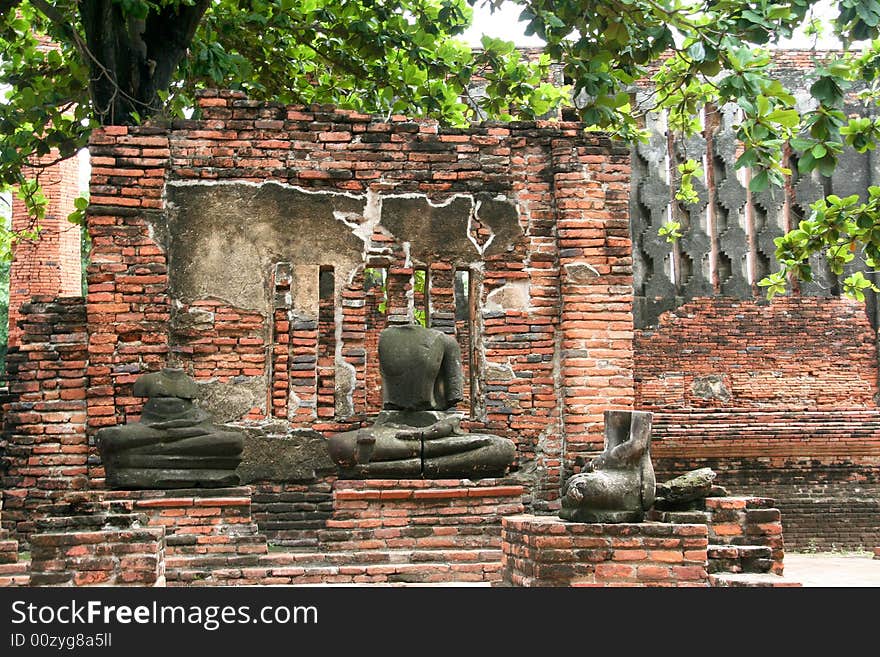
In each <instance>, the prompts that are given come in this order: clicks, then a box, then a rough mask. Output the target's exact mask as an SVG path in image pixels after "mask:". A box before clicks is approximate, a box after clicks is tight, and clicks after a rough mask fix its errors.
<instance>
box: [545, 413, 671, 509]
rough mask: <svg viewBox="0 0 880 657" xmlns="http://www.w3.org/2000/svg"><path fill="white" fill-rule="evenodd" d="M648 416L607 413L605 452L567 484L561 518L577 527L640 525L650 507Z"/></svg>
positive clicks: (652, 492) (652, 485)
mask: <svg viewBox="0 0 880 657" xmlns="http://www.w3.org/2000/svg"><path fill="white" fill-rule="evenodd" d="M652 418H653V415H652V414H651V413H648V412H646V411H605V450H604V451H603V452H602V453H601V454H600V455H599V456H597V457H596V458H594V459H593V460H592V461H590V462H589V463H588V464H587V465H586V467H585V468H584V472H580V473H578V474H576V475H574V476H573V477H571V478H570V479H569V480H568V481H567V482H566V484H565V489H564V491H563V496H562V510H561V511H560V512H559V516H560V517H561V518H563V519H565V520H574V521H577V522H591V523H606V522H641V521H642V520H643V518H644V515H645V511H647V510H648V509H650V508H651V505H652V504H653V503H654V495H655V483H656V481H655V478H654V466H653V465H652V464H651V421H652Z"/></svg>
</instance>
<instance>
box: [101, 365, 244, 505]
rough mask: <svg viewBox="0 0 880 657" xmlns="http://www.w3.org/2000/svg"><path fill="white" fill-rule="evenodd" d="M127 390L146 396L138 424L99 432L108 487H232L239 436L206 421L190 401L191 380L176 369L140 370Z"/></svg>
mask: <svg viewBox="0 0 880 657" xmlns="http://www.w3.org/2000/svg"><path fill="white" fill-rule="evenodd" d="M132 394H134V396H136V397H147V402H146V403H145V404H144V408H143V411H142V413H141V419H140V422H133V423H131V424H124V425H121V426H116V427H107V428H104V429H101V430H100V431H98V435H97V440H98V449H99V450H100V452H101V459H102V460H103V462H104V469H105V472H106V475H107V486H108V487H110V488H117V489H119V488H121V489H130V488H193V487H205V488H217V487H221V486H237V485H238V483H239V478H238V475H237V474H236V472H235V469H236V468H237V467H238V464H239V463H240V462H241V452H242V449H243V447H244V436H243V434H241V433H238V432H235V431H227V430H225V429H223V428H222V427H218V426H216V425H214V424H211V421H210V417H209V416H208V414H207V413H206V412H205V411H203V410H201V409H199V408H197V407H196V406H195V405H194V404H193V399H194V398H195V396H196V384H195V381H193V380H192V379H191V378H190V377H189V376H187V375H186V373H185V372H184V371H183V370H182V369H179V368H173V367H166V368H165V369H163V370H162V371H161V372H153V373H151V374H145V375H143V376H142V377H140V378H139V379H138V380H137V381H135V384H134V388H133V390H132Z"/></svg>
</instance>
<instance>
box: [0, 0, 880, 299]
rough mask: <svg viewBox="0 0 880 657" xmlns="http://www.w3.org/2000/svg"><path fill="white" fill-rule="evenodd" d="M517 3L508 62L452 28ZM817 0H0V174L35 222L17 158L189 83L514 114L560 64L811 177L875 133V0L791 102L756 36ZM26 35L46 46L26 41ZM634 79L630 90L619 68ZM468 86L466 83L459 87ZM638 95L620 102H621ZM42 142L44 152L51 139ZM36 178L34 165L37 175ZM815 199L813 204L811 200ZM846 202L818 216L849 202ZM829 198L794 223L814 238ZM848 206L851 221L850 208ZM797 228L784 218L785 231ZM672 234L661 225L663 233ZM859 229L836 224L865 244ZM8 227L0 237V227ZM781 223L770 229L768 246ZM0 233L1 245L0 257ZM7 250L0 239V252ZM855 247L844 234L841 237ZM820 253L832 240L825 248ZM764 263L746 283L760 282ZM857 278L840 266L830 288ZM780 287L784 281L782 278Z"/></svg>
mask: <svg viewBox="0 0 880 657" xmlns="http://www.w3.org/2000/svg"><path fill="white" fill-rule="evenodd" d="M477 2H483V3H485V4H489V5H491V6H493V7H494V6H499V5H501V4H502V2H508V3H514V4H516V5H518V6H519V7H521V15H520V17H521V20H523V21H524V22H525V23H526V25H527V29H526V32H527V33H528V34H536V35H538V36H540V37H541V38H543V39H544V40H545V41H546V44H547V45H546V48H545V55H544V56H543V57H541V58H540V59H539V60H538V61H536V62H532V63H529V62H525V61H523V60H522V59H521V58H520V56H519V54H518V52H517V51H516V49H515V48H514V47H513V45H512V44H511V43H508V42H505V41H503V40H499V39H491V38H484V39H483V43H482V48H481V49H478V50H477V51H475V52H472V51H471V49H470V48H469V47H468V46H466V45H465V44H464V43H463V42H461V41H459V40H457V39H456V37H458V36H460V35H461V33H462V32H463V30H464V29H465V27H466V26H467V25H468V23H469V20H470V17H471V8H470V6H469V4H476V3H477ZM815 4H816V0H760V2H744V1H743V0H711V1H710V2H705V1H703V0H699V1H697V0H388V1H383V2H373V1H371V0H78V1H75V0H2V3H0V9H2V10H3V13H2V15H0V84H6V85H9V87H10V91H9V92H8V102H7V103H6V104H5V105H2V106H0V129H2V132H3V134H4V140H3V142H2V145H0V186H3V187H14V188H15V189H16V190H17V193H18V194H20V195H22V196H23V197H24V198H25V199H26V200H27V205H28V207H29V208H30V210H31V214H32V216H33V218H34V225H33V226H32V230H36V228H37V227H38V224H39V217H40V213H41V212H42V211H43V210H42V209H43V208H44V206H45V203H44V199H42V198H41V197H40V193H39V185H38V184H37V183H35V182H34V181H35V179H37V177H36V176H35V172H34V171H33V170H29V169H28V168H27V164H28V163H33V158H35V157H44V158H45V157H51V155H50V154H52V153H55V152H56V150H57V152H58V153H59V154H60V155H61V156H62V157H63V156H69V155H71V154H72V153H74V152H75V151H76V149H78V148H79V147H81V146H82V145H84V144H85V143H86V140H87V137H88V134H89V132H90V131H91V129H92V128H93V127H94V126H95V125H96V124H98V123H101V122H108V121H115V122H119V123H137V122H139V121H142V120H145V119H147V118H150V117H153V116H156V115H164V116H180V115H182V114H184V113H185V112H186V111H187V108H191V107H193V106H194V102H193V97H194V94H195V92H196V91H197V90H198V89H200V88H204V87H229V88H233V89H241V90H243V91H245V92H246V93H247V94H248V95H249V96H251V97H252V98H255V99H272V100H276V101H279V102H282V103H291V102H292V103H333V104H335V105H338V106H340V107H344V108H351V109H356V110H361V111H367V112H374V113H383V114H393V113H405V114H410V115H414V116H433V117H436V118H438V119H439V120H440V121H442V122H444V123H447V124H451V125H461V124H463V123H465V122H467V121H470V120H473V119H477V118H483V117H488V118H500V119H509V118H533V117H536V116H540V115H542V114H544V113H545V112H548V111H550V110H553V109H554V108H555V107H557V106H558V105H559V104H560V103H561V102H562V100H563V97H564V95H565V94H566V93H567V90H565V89H559V88H555V87H554V86H552V85H551V84H549V83H548V82H547V80H548V68H549V64H550V61H556V62H560V63H561V64H562V66H563V73H564V75H565V78H566V79H567V80H568V81H570V83H571V89H570V91H571V93H572V94H573V97H574V98H575V99H576V105H577V108H578V111H579V112H580V115H581V118H582V119H583V120H584V121H585V123H586V124H588V126H590V127H591V128H594V129H605V130H610V131H612V132H613V133H615V134H617V135H619V136H622V137H624V138H627V139H635V138H638V137H640V136H643V135H644V131H643V129H642V125H643V124H642V117H643V116H644V114H645V113H646V112H648V111H651V110H661V109H662V110H665V111H667V112H668V116H669V128H670V129H671V130H674V131H677V132H680V133H684V134H687V133H691V132H694V131H697V130H699V129H701V128H700V120H699V112H700V109H701V108H702V107H703V106H704V105H705V104H706V103H710V102H711V103H713V104H715V105H717V106H720V105H724V104H726V103H735V104H736V105H737V106H738V107H739V109H740V115H741V120H740V121H739V123H738V125H737V135H738V137H739V139H740V140H741V142H742V144H743V150H742V152H741V155H740V157H739V159H738V161H737V166H738V167H749V168H750V169H752V172H753V175H752V176H751V179H750V184H749V186H750V189H751V191H752V192H760V191H762V190H764V189H766V188H767V187H768V186H770V185H782V184H783V183H784V181H785V179H786V176H788V175H789V173H790V172H789V171H788V170H787V169H786V167H785V166H784V165H783V162H784V157H783V154H784V149H785V146H786V144H790V145H791V147H792V149H793V150H794V152H795V155H796V157H797V162H798V169H799V171H800V172H801V173H804V174H805V173H808V172H812V171H818V172H819V173H820V174H822V175H825V176H828V175H830V174H831V172H832V171H833V170H834V168H835V167H836V165H837V162H838V159H839V157H840V154H841V153H842V152H843V150H844V149H845V148H854V149H856V150H858V151H860V152H864V151H866V150H870V149H873V148H875V147H876V143H877V140H878V136H880V122H878V120H875V119H869V118H860V117H848V116H847V115H846V114H845V112H844V99H845V97H846V95H847V94H848V93H849V94H852V93H854V92H853V90H854V89H860V91H859V92H858V96H859V98H861V99H862V101H863V102H864V103H865V104H866V106H873V105H876V104H877V102H878V101H880V75H878V73H880V38H878V37H880V32H878V28H880V3H878V1H877V0H842V1H841V2H839V3H838V4H837V5H836V10H837V15H836V16H835V17H834V18H833V20H832V21H831V30H832V31H833V32H834V33H835V34H837V35H838V36H840V38H841V39H842V40H843V41H844V43H846V44H849V43H852V42H854V41H859V40H871V39H874V41H872V42H871V43H870V45H869V46H868V47H867V48H866V49H865V50H864V52H862V53H859V54H857V53H848V54H846V55H844V56H842V57H837V58H832V59H830V60H828V61H817V68H816V71H815V74H814V75H813V78H812V79H811V80H810V88H809V92H810V98H809V100H808V102H806V103H798V102H796V100H795V98H794V97H793V95H792V94H791V93H790V91H789V90H788V89H786V87H785V86H784V84H783V83H782V82H781V81H780V80H779V79H777V77H776V76H775V72H774V69H773V63H772V58H771V57H770V54H769V50H768V49H767V47H768V46H770V45H772V44H773V43H774V42H776V41H778V40H779V39H780V38H783V37H789V36H791V35H792V33H793V32H794V30H795V29H796V28H798V27H799V26H806V28H807V32H808V33H817V32H818V31H819V30H820V29H822V24H821V21H818V20H817V17H816V16H814V15H813V9H814V5H815ZM37 35H45V36H47V37H49V38H51V39H52V40H53V41H54V42H55V43H56V44H58V46H57V48H46V47H42V46H41V45H40V41H39V40H38V38H37ZM646 77H651V78H652V81H653V85H654V87H653V92H652V93H651V94H647V95H646V94H642V95H641V96H639V97H638V98H637V99H634V96H633V93H632V92H633V89H634V85H635V83H636V82H637V81H638V80H643V79H645V78H646ZM477 81H478V82H479V83H480V86H481V87H482V88H483V92H482V93H479V94H472V93H471V91H470V90H471V89H473V88H474V87H475V85H474V83H475V82H477ZM636 100H637V102H635V101H636ZM53 149H55V150H53ZM686 165H687V166H688V167H689V168H688V169H687V170H682V171H681V172H680V174H681V175H680V179H681V188H680V189H679V191H678V198H679V199H680V200H683V201H685V202H692V201H693V200H694V191H693V187H692V185H691V182H692V180H693V178H694V177H695V176H698V175H699V173H698V169H697V168H696V167H693V166H691V164H690V163H686ZM37 182H38V179H37ZM829 203H830V201H829ZM856 210H857V208H856V206H853V205H846V206H844V207H840V208H839V209H838V210H837V211H836V212H838V214H840V216H842V217H846V218H848V219H853V218H855V214H853V213H854V212H856ZM828 216H829V215H828V213H827V212H826V213H824V214H822V213H820V212H819V210H818V209H815V208H814V216H813V217H811V219H810V220H809V221H811V222H818V224H817V226H816V228H815V230H816V232H818V233H819V234H820V235H825V236H829V238H830V236H832V235H833V234H834V232H833V229H832V227H831V226H829V225H827V224H824V223H823V222H824V221H825V220H826V219H827V217H828ZM865 216H866V215H862V221H863V222H864V221H866V219H865ZM799 230H800V229H799ZM674 232H676V231H672V232H668V233H667V235H668V236H670V237H671V236H672V235H673V233H674ZM865 236H866V235H864V234H863V233H856V234H852V235H851V237H852V238H853V239H854V240H855V243H857V244H858V245H862V246H863V247H864V254H865V255H866V256H867V257H869V258H870V257H871V256H870V253H869V251H870V249H869V248H868V246H869V244H870V243H864V242H861V240H862V239H863V237H865ZM15 238H17V236H15V235H11V234H6V236H5V238H4V239H3V240H0V242H3V241H5V242H8V241H9V240H10V239H15ZM835 239H836V238H835ZM793 240H794V238H793V237H788V236H787V237H786V240H785V241H784V243H783V246H780V248H783V249H787V248H788V247H789V245H790V243H791V242H792V241H793ZM804 245H805V246H804V248H803V249H798V250H796V251H792V252H788V251H786V252H784V253H781V254H780V255H781V256H782V257H780V261H781V262H787V263H788V264H786V265H784V267H785V271H784V272H778V273H779V274H781V275H783V280H785V276H786V275H795V276H802V275H808V272H809V268H808V264H806V261H805V260H800V261H796V260H794V259H793V258H795V257H801V256H803V257H807V258H808V257H809V254H810V253H813V252H816V251H817V250H819V251H821V250H823V249H824V250H825V251H826V253H827V250H828V248H830V247H834V248H837V246H838V245H836V244H835V243H833V242H822V241H821V239H814V238H812V237H811V238H810V239H809V240H807V241H806V242H805V243H804ZM2 251H3V249H2V247H0V257H2V256H3V252H2ZM6 251H7V252H8V249H6ZM857 251H858V250H857ZM835 253H837V252H836V251H835ZM779 280H780V279H779V278H778V277H777V278H775V279H773V281H776V282H775V283H773V284H772V285H771V284H769V283H768V284H767V285H765V287H768V288H770V289H771V290H778V288H779ZM846 287H847V289H849V290H851V291H852V292H853V294H854V295H856V296H857V294H856V292H857V291H858V290H863V289H865V288H864V287H863V286H862V281H861V280H859V279H854V280H853V281H852V283H851V284H850V285H847V286H846ZM783 288H784V286H783Z"/></svg>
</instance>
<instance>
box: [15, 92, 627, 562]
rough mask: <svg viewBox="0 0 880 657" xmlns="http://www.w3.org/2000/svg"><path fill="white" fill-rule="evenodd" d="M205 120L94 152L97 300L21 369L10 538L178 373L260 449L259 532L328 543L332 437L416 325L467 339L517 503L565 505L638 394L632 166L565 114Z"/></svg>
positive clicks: (225, 111)
mask: <svg viewBox="0 0 880 657" xmlns="http://www.w3.org/2000/svg"><path fill="white" fill-rule="evenodd" d="M200 103H201V109H202V119H201V120H199V121H179V122H175V123H173V124H171V125H165V126H151V127H142V128H130V129H129V128H116V127H108V128H105V129H103V130H101V131H99V132H97V133H96V134H95V136H94V137H93V140H92V145H91V149H90V150H91V155H92V160H91V161H92V167H93V168H92V180H91V205H90V209H89V218H88V229H89V233H90V235H91V238H92V254H91V264H90V266H89V270H88V283H89V287H88V290H89V292H88V297H87V299H86V300H85V303H84V304H83V303H82V301H79V300H77V299H73V298H69V299H53V298H49V297H37V298H35V299H34V302H33V303H31V304H30V305H27V304H26V305H25V306H24V307H23V312H24V313H25V314H24V317H23V321H22V323H21V326H22V329H23V336H22V345H21V347H20V348H19V349H17V350H16V349H13V350H12V352H11V354H10V359H9V360H10V365H9V378H10V389H9V398H8V400H7V404H6V408H7V413H6V418H5V431H6V433H5V435H6V440H7V448H6V458H7V460H8V464H9V465H8V468H7V470H6V473H5V478H4V490H5V499H6V503H5V508H4V512H3V513H4V515H3V522H4V524H6V525H8V526H9V528H10V529H12V530H13V531H14V532H15V533H16V535H17V536H18V538H19V540H22V541H25V542H26V541H27V537H28V536H29V534H30V533H32V531H33V529H34V525H33V523H34V515H35V513H34V512H35V509H36V508H37V507H38V506H39V505H41V504H44V503H46V502H47V501H50V500H51V498H52V494H51V491H63V490H65V489H70V488H74V489H86V488H88V489H99V488H101V486H102V483H103V470H102V467H101V464H100V459H99V458H98V455H97V452H96V449H95V446H94V434H95V432H96V431H97V430H98V429H99V428H100V427H103V426H109V425H114V424H117V423H123V422H126V421H129V420H132V419H135V418H137V417H138V413H139V409H140V405H141V403H142V400H140V399H137V398H134V397H132V396H131V386H132V384H133V382H134V380H135V379H136V378H137V377H138V376H139V375H140V374H142V373H144V372H146V371H151V370H155V369H158V368H159V367H161V366H162V365H164V364H165V363H166V362H168V360H169V359H173V360H175V361H176V362H178V363H180V364H181V365H182V366H183V367H184V368H185V369H186V370H187V371H188V372H189V373H190V374H191V375H193V376H194V378H195V379H196V380H197V381H198V382H199V383H200V386H201V389H202V394H201V400H200V401H201V404H202V406H204V407H206V408H208V409H209V410H210V411H212V412H213V413H214V414H215V417H217V419H218V420H220V421H223V422H227V423H233V424H235V425H237V426H240V427H242V428H243V430H245V431H246V432H247V435H248V441H247V445H248V447H247V448H246V454H245V462H244V463H243V465H242V475H243V477H244V482H243V483H246V484H249V485H251V486H253V487H254V517H255V519H256V521H257V522H258V523H259V524H260V527H261V530H262V531H264V532H265V534H266V536H267V537H268V538H269V539H270V540H271V541H273V542H276V543H279V544H282V545H288V546H305V545H310V544H314V542H315V541H316V530H318V529H320V528H322V527H323V526H324V525H325V523H326V521H327V519H328V518H329V517H330V514H331V510H330V502H331V492H332V483H333V480H334V478H335V476H334V468H333V467H332V463H331V462H330V461H329V459H328V457H327V455H326V452H325V449H324V445H323V443H324V436H327V435H329V434H332V433H334V432H337V431H342V430H348V429H351V428H353V427H358V426H361V425H362V424H363V423H365V422H366V421H368V419H369V417H370V416H371V415H373V414H375V413H376V412H377V411H378V410H379V401H380V399H379V397H378V394H377V393H378V391H379V388H378V386H379V379H378V371H377V370H378V365H377V362H376V352H375V346H374V345H375V341H376V338H377V336H378V333H379V331H381V330H382V328H384V327H385V326H386V325H389V324H393V323H401V322H403V323H407V322H410V321H412V318H413V317H414V316H416V315H418V314H420V313H425V314H426V316H427V322H428V324H429V325H431V326H433V327H435V328H438V329H440V330H443V331H446V332H448V333H450V334H452V335H455V336H456V338H457V339H458V340H459V342H460V343H461V344H462V347H463V353H464V354H465V355H466V358H465V359H464V361H465V362H466V363H467V370H468V377H469V385H468V399H467V400H466V401H465V403H464V404H462V407H463V408H462V409H461V410H464V411H465V413H466V416H467V420H466V423H465V424H466V425H467V426H468V427H469V428H470V429H471V430H483V431H486V432H490V433H495V434H498V435H503V436H506V437H509V438H511V439H513V440H514V441H515V443H516V444H517V448H518V456H517V461H516V464H515V471H514V473H513V476H514V478H515V479H517V481H519V482H520V483H522V484H523V485H525V487H526V493H525V497H524V502H525V504H526V505H527V507H528V508H529V509H530V510H534V511H539V512H540V511H552V510H553V509H555V508H556V507H557V506H558V498H559V491H560V487H561V484H562V482H563V481H564V479H565V478H566V477H567V476H568V475H569V474H570V473H572V472H573V471H574V470H575V469H576V467H577V466H576V463H578V462H579V461H580V460H581V459H582V458H583V456H584V455H585V454H588V453H590V452H594V451H596V450H597V449H599V448H600V447H601V443H602V413H603V411H604V409H605V408H607V407H608V406H616V407H624V408H626V407H631V406H632V403H633V385H632V315H631V312H632V311H631V308H632V278H631V265H630V263H631V258H630V253H631V243H630V239H629V235H628V226H627V216H626V204H627V199H628V189H627V187H628V180H629V167H628V153H627V151H626V149H625V148H623V147H621V146H618V145H613V144H612V143H611V142H610V141H608V140H607V138H605V137H602V136H596V135H584V134H582V133H581V131H580V129H579V126H578V125H577V124H568V123H551V122H547V123H514V124H509V125H506V124H484V125H481V126H478V127H474V128H471V129H468V130H439V129H438V127H437V125H436V124H435V123H432V122H413V121H410V120H407V119H405V118H403V117H392V118H391V119H390V120H389V121H385V122H381V121H377V120H376V119H374V118H372V117H369V116H363V115H358V114H354V113H350V112H341V111H335V110H333V109H332V108H319V107H316V108H311V109H305V108H284V107H278V106H272V105H262V104H259V103H256V102H252V101H249V100H247V99H245V98H243V97H241V96H238V95H236V94H232V93H224V94H207V95H205V96H203V97H202V98H201V100H200ZM419 271H421V272H422V274H421V275H417V272H419ZM419 277H421V278H422V280H424V281H425V283H424V289H421V286H419V285H414V281H416V279H417V278H419ZM59 452H61V453H62V454H63V455H61V454H59Z"/></svg>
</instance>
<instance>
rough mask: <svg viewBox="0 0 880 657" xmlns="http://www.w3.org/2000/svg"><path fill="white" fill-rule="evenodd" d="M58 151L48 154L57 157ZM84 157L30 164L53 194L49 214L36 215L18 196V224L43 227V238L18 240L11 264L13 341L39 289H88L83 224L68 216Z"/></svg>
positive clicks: (49, 196)
mask: <svg viewBox="0 0 880 657" xmlns="http://www.w3.org/2000/svg"><path fill="white" fill-rule="evenodd" d="M57 157H58V153H57V152H52V153H50V154H49V155H46V156H44V157H43V158H42V161H43V162H45V163H47V164H48V163H50V162H54V161H55V160H56V159H57ZM79 164H80V163H79V159H78V158H76V157H73V158H68V159H66V160H64V161H62V162H60V163H59V164H53V165H51V166H46V168H42V169H38V168H34V169H29V170H26V171H25V172H24V175H25V176H28V177H33V176H37V177H38V180H39V182H40V184H41V185H42V187H43V194H44V195H45V197H46V199H47V200H48V205H47V207H46V214H45V216H44V217H43V218H42V219H40V220H39V221H36V220H35V219H34V218H32V217H31V216H29V214H28V212H27V208H26V207H25V205H24V202H23V201H21V200H20V199H19V198H17V197H15V198H14V199H13V202H12V228H13V230H17V231H20V230H27V229H33V228H39V229H40V236H39V238H38V239H36V240H34V241H31V240H23V241H21V242H19V243H18V244H16V246H15V249H14V252H13V253H14V259H13V261H12V264H11V266H10V269H9V345H10V346H12V345H16V344H18V343H19V341H20V340H21V330H20V329H19V328H18V320H19V318H20V310H19V309H20V308H21V305H22V304H23V303H26V302H27V301H29V300H30V299H31V297H33V296H35V295H44V296H45V295H50V296H56V295H61V296H75V295H79V294H81V292H82V266H81V261H80V235H81V232H82V231H81V228H80V227H79V226H77V225H75V224H72V223H70V222H69V221H67V216H68V215H69V214H70V213H71V212H73V210H74V205H73V202H74V199H76V197H77V196H79Z"/></svg>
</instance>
